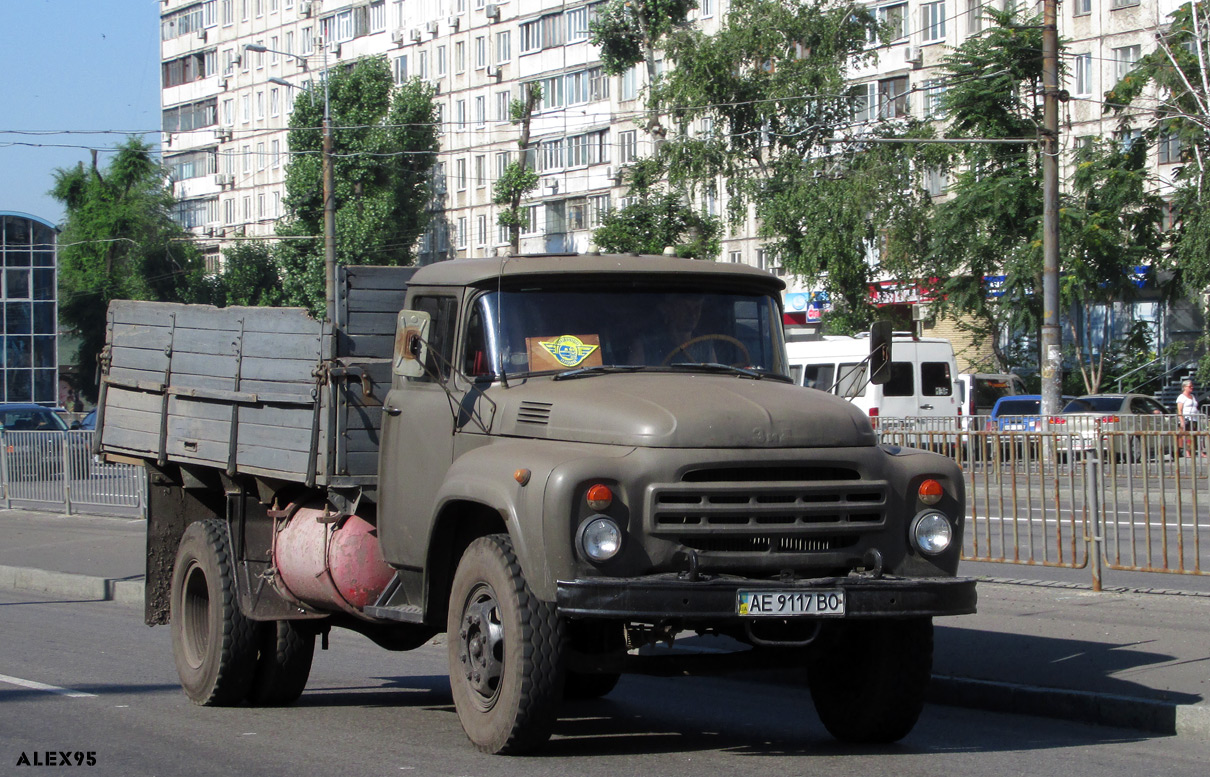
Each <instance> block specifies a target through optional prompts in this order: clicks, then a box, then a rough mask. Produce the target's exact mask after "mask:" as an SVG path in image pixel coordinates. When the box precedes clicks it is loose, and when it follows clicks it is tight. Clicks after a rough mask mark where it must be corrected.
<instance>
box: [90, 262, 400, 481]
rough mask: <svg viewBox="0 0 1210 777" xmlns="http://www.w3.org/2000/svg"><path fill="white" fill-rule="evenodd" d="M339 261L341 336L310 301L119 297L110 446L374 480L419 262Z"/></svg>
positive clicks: (113, 316) (111, 367)
mask: <svg viewBox="0 0 1210 777" xmlns="http://www.w3.org/2000/svg"><path fill="white" fill-rule="evenodd" d="M338 271H339V272H338V287H339V288H338V294H337V311H336V318H337V323H338V324H339V325H340V334H339V335H338V336H333V330H332V326H331V325H330V324H325V323H324V322H321V321H317V320H315V319H314V318H312V317H311V316H310V315H309V314H308V313H306V311H304V310H302V309H299V308H245V307H233V308H221V309H219V308H214V307H211V306H208V305H180V304H173V303H164V302H131V301H124V300H119V301H115V302H113V303H112V304H111V305H110V309H109V320H108V324H107V341H108V352H107V353H108V362H107V368H106V375H105V380H106V387H105V410H104V412H103V414H102V429H101V438H102V447H103V449H104V450H106V451H108V452H112V453H118V454H125V455H135V456H139V457H143V458H150V459H157V458H159V457H161V456H163V457H165V458H166V459H167V460H170V461H178V462H182V463H184V462H188V463H194V464H203V465H207V466H212V467H216V468H221V469H228V468H229V467H231V466H234V468H235V469H236V471H240V472H247V473H252V474H260V475H267V476H270V477H278V478H282V479H286V480H294V481H302V480H304V479H305V478H306V477H307V474H308V472H314V474H315V477H316V483H317V484H320V485H323V484H325V483H327V482H329V481H333V482H335V481H340V482H359V483H367V482H372V481H373V479H374V478H375V477H376V475H377V466H378V446H379V429H380V426H381V422H382V398H383V397H384V396H385V395H386V392H387V389H388V388H389V387H390V378H391V373H390V361H389V360H390V356H391V350H392V348H393V347H394V337H395V318H396V315H397V313H398V311H399V310H401V309H402V308H403V304H404V296H405V294H406V290H407V281H408V280H409V279H410V278H411V275H412V273H413V272H414V270H413V269H412V268H400V267H341V268H338ZM363 375H364V376H365V379H364V380H363V379H362V376H363ZM363 389H368V393H365V392H364V390H363Z"/></svg>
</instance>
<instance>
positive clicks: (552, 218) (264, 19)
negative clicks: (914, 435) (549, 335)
mask: <svg viewBox="0 0 1210 777" xmlns="http://www.w3.org/2000/svg"><path fill="white" fill-rule="evenodd" d="M1004 2H1005V0H982V1H981V0H932V1H930V2H923V1H922V0H906V1H905V0H892V1H891V2H868V3H867V5H868V6H869V7H870V8H871V9H872V10H873V11H874V12H875V13H876V14H877V15H878V17H879V18H880V19H881V20H883V21H884V22H886V23H887V24H889V25H890V26H891V27H892V29H894V30H897V31H898V32H899V34H898V35H896V36H894V37H893V40H891V41H890V42H889V43H886V44H882V45H879V46H878V54H879V56H878V60H877V63H876V64H873V65H871V66H867V67H864V68H861V69H856V70H854V71H853V74H852V75H853V82H854V117H855V119H856V120H857V121H858V122H860V121H862V120H866V121H874V120H878V119H883V118H888V117H896V116H908V115H911V116H915V117H918V118H926V119H928V118H932V119H943V118H944V117H942V116H940V115H939V107H940V96H941V95H942V94H943V93H944V89H945V84H944V82H943V81H942V79H941V78H940V77H939V76H938V74H937V69H938V65H939V64H940V62H941V60H942V58H943V57H944V56H945V54H946V53H947V52H948V51H950V50H951V49H952V47H954V46H957V45H960V44H961V43H962V42H963V41H964V40H966V39H967V38H968V37H969V36H971V35H978V34H979V33H980V31H981V30H982V29H983V27H984V26H985V25H986V24H987V22H986V20H985V18H984V16H983V13H982V11H983V9H984V7H985V6H988V5H991V4H993V3H994V4H995V6H996V7H999V8H1002V7H1003V6H1004ZM1007 2H1010V3H1011V2H1013V0H1007ZM1178 5H1179V3H1178V2H1177V0H1069V2H1064V3H1063V4H1061V6H1060V11H1059V13H1060V17H1059V33H1060V36H1061V38H1063V39H1064V40H1066V41H1068V42H1069V44H1068V51H1067V57H1068V59H1067V67H1068V70H1069V82H1068V85H1067V88H1068V92H1069V93H1070V95H1071V99H1070V100H1069V101H1068V102H1066V103H1065V104H1064V107H1063V128H1064V132H1063V148H1064V150H1065V151H1070V150H1071V149H1073V148H1074V146H1075V144H1076V143H1079V142H1083V141H1082V139H1083V138H1086V137H1091V136H1104V137H1109V136H1113V135H1114V134H1115V133H1118V132H1119V127H1118V124H1117V120H1116V119H1115V118H1114V117H1112V116H1106V115H1104V114H1103V113H1102V104H1101V95H1102V94H1103V93H1104V92H1105V91H1106V90H1107V89H1109V88H1110V87H1111V86H1112V85H1113V83H1115V82H1116V79H1117V78H1118V77H1119V76H1120V74H1121V73H1122V72H1124V69H1126V68H1128V67H1129V65H1130V64H1131V63H1133V62H1134V61H1135V60H1137V59H1138V57H1139V56H1141V54H1142V53H1144V52H1146V51H1148V50H1149V48H1150V47H1152V46H1154V45H1155V41H1154V30H1155V28H1156V27H1157V26H1158V25H1161V24H1163V22H1164V20H1165V19H1166V18H1167V15H1168V14H1169V13H1170V12H1171V11H1172V10H1173V9H1175V8H1176V7H1177V6H1178ZM598 6H599V3H598V2H594V0H503V2H487V0H163V1H162V3H161V6H160V13H161V21H162V60H163V63H162V65H163V153H164V162H165V164H166V165H167V166H168V168H169V169H170V171H171V173H172V176H173V180H174V187H175V193H176V196H177V198H178V201H179V203H180V204H179V206H178V212H177V217H178V219H179V220H180V222H181V223H182V224H183V225H185V226H186V227H188V228H190V229H191V230H193V231H194V232H195V233H197V234H198V235H199V237H200V238H201V239H202V241H203V244H204V245H206V246H208V249H209V250H210V251H211V252H212V253H211V255H212V256H213V257H214V258H215V260H216V261H217V256H218V253H217V252H218V247H219V246H220V245H221V244H222V243H223V242H224V241H226V240H231V239H233V238H235V237H237V236H257V235H266V236H267V235H271V234H272V233H273V228H274V224H275V222H276V220H277V219H278V218H280V217H281V216H282V215H283V212H282V200H283V197H284V183H283V180H284V170H285V164H286V162H287V160H288V156H289V153H290V149H289V148H288V144H287V134H286V131H285V127H286V125H287V121H288V117H289V113H290V108H291V106H292V103H293V100H294V99H296V98H297V97H298V95H299V92H300V89H304V88H306V87H307V86H308V85H309V84H311V83H312V82H313V81H314V80H315V79H318V78H322V76H323V73H324V71H325V69H328V68H333V67H339V66H340V65H341V64H342V63H347V62H350V61H352V60H354V59H356V58H359V57H363V56H368V55H385V56H386V57H387V58H388V60H389V61H390V63H391V66H392V70H393V72H394V74H395V78H396V80H397V81H399V82H402V81H403V80H404V79H407V78H411V77H419V78H422V79H424V80H427V81H429V82H431V83H432V84H433V85H434V86H435V87H436V89H437V103H438V109H439V111H440V114H439V115H440V122H441V126H442V136H441V154H440V164H439V171H438V176H437V195H438V197H437V202H438V208H439V213H438V216H439V218H438V219H436V220H435V221H436V223H435V226H434V228H433V229H432V230H431V232H430V234H429V235H428V236H426V238H425V239H424V241H423V243H422V246H421V260H422V261H424V262H429V261H437V260H441V259H447V258H455V257H476V256H491V255H494V254H495V253H497V252H499V251H502V250H504V249H505V247H506V246H507V235H506V234H505V232H504V231H503V230H502V229H501V228H500V227H499V226H498V225H497V223H496V216H497V207H496V206H494V205H493V204H492V202H491V199H492V185H493V183H494V182H495V180H496V178H497V177H498V176H499V174H500V171H501V170H503V168H504V166H505V165H506V164H507V163H508V161H509V160H510V159H512V158H515V154H516V153H517V144H516V141H517V137H518V128H517V126H516V125H513V124H512V123H511V122H510V121H509V109H508V106H509V104H510V102H511V101H512V100H514V99H519V98H520V97H521V91H522V88H523V85H524V84H527V83H538V84H541V85H542V87H543V100H542V103H541V105H540V106H539V107H538V110H537V113H536V115H535V117H534V120H533V124H532V138H531V140H532V142H533V146H532V151H531V154H532V156H531V160H530V161H531V162H532V163H533V164H534V165H535V168H536V170H537V171H538V172H539V173H540V176H541V183H540V185H539V188H538V190H537V191H535V192H534V193H533V194H532V195H531V196H529V197H528V198H527V199H526V200H525V206H526V207H527V209H528V214H529V215H528V218H527V219H526V220H525V228H524V230H523V234H522V241H521V249H522V250H523V251H527V252H529V251H583V250H587V249H589V248H590V247H591V231H592V230H593V229H594V228H595V227H596V226H597V225H598V224H599V223H600V219H601V217H602V215H603V214H604V213H606V212H607V211H608V210H609V209H610V208H616V207H618V206H619V205H621V204H623V201H622V199H621V198H622V196H623V195H624V194H625V189H624V188H623V187H621V186H620V185H619V184H620V174H621V170H622V168H623V167H624V166H625V165H626V164H627V163H628V162H630V161H632V160H634V159H635V158H637V157H639V156H642V155H645V154H647V153H649V152H650V150H651V147H650V138H649V137H647V136H646V134H645V133H644V132H643V130H642V129H641V127H640V125H639V123H638V122H637V121H636V120H638V119H640V118H641V115H642V109H643V104H644V102H643V89H644V87H645V86H646V84H645V78H646V72H645V69H644V68H637V69H635V70H632V71H630V72H628V73H626V74H624V75H622V76H612V77H611V76H606V75H605V74H604V73H603V72H602V70H601V66H600V61H599V58H598V53H597V50H596V47H594V46H592V45H591V44H589V43H588V37H589V32H588V26H589V23H590V21H591V20H592V18H593V16H594V14H595V12H596V9H597V8H598ZM727 7H728V3H727V0H699V8H698V9H697V10H696V11H694V12H693V13H692V15H691V19H692V21H693V22H694V23H696V24H699V25H701V26H702V27H703V28H704V29H706V30H707V31H709V30H712V29H716V28H717V26H718V25H719V24H720V22H721V19H722V17H723V15H724V14H725V12H726V10H727ZM249 44H253V45H255V46H257V47H264V48H265V49H266V51H264V52H259V53H258V52H248V51H247V50H246V49H245V47H246V46H247V45H249ZM872 45H873V44H872ZM337 131H339V130H338V129H337ZM1134 131H1135V132H1137V129H1135V130H1134ZM1127 134H1130V133H1127ZM1127 139H1128V138H1127ZM1152 153H1153V154H1154V155H1155V165H1156V168H1157V170H1158V171H1160V172H1161V173H1162V172H1163V171H1164V170H1165V169H1166V166H1171V165H1172V164H1173V163H1174V162H1175V161H1176V158H1177V157H1176V149H1174V148H1172V147H1169V146H1164V145H1161V146H1160V147H1159V148H1157V149H1154V150H1153V152H1152ZM1065 156H1066V155H1065ZM928 183H929V186H930V187H931V188H932V190H933V191H934V193H935V194H937V196H943V195H944V191H945V187H946V182H945V180H944V179H943V177H942V176H940V175H934V176H930V179H929V181H928ZM722 189H723V187H720V191H722ZM700 204H701V206H702V207H703V208H705V209H708V210H714V211H715V212H719V213H721V212H722V208H723V207H724V205H725V203H723V202H715V201H714V200H713V199H709V198H708V199H706V200H703V202H701V203H700ZM754 234H755V223H754V222H752V221H751V220H749V223H748V224H746V225H745V226H744V227H742V228H740V229H739V230H737V231H735V232H733V233H729V234H728V235H726V237H725V239H724V245H723V249H722V255H721V257H720V259H722V260H724V261H733V262H744V263H747V264H753V265H757V266H762V267H764V266H765V264H766V262H765V256H764V252H763V251H762V250H761V247H760V245H759V242H758V241H757V240H756V239H755V238H754V237H753V235H754ZM766 269H771V270H774V271H777V268H773V267H766ZM787 280H788V281H790V282H791V289H790V295H788V296H787V302H788V303H793V307H795V308H798V309H799V310H802V311H804V313H806V312H810V311H812V310H814V311H815V312H816V313H818V310H819V304H820V303H819V301H818V295H813V294H812V290H813V288H814V287H815V284H814V283H813V281H812V279H791V278H788V279H787ZM882 293H884V294H885V295H886V298H887V299H890V300H892V301H894V302H896V303H897V304H906V305H911V304H915V303H916V302H918V301H919V300H916V299H914V298H913V297H912V293H911V290H910V289H908V290H904V289H884V290H882ZM790 306H791V305H790V304H788V307H790Z"/></svg>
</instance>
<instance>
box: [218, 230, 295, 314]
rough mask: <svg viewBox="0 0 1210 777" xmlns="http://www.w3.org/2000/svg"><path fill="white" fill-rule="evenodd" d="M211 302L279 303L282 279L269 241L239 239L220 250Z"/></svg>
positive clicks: (280, 300) (219, 304)
mask: <svg viewBox="0 0 1210 777" xmlns="http://www.w3.org/2000/svg"><path fill="white" fill-rule="evenodd" d="M211 283H212V288H213V291H212V296H211V303H212V304H214V305H218V306H219V307H226V306H229V305H269V306H273V305H280V304H282V299H283V294H282V281H281V275H280V274H279V273H278V268H277V262H276V261H275V259H274V256H273V250H272V247H271V245H270V244H269V243H266V242H263V241H259V240H248V241H239V242H236V243H234V244H232V245H231V246H229V247H227V248H225V249H223V270H222V272H221V273H219V274H218V275H217V276H214V277H213V278H212V279H211Z"/></svg>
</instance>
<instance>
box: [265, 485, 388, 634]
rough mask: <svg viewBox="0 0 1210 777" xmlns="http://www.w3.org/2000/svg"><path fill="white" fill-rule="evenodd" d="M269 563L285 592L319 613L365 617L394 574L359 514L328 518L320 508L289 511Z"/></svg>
mask: <svg viewBox="0 0 1210 777" xmlns="http://www.w3.org/2000/svg"><path fill="white" fill-rule="evenodd" d="M273 563H274V566H276V567H277V583H278V585H279V586H280V587H281V588H283V589H285V590H284V593H285V594H287V595H288V596H292V597H294V598H295V599H297V600H299V601H301V602H303V603H305V604H309V605H311V606H313V607H316V608H318V609H321V610H331V609H333V608H336V609H340V610H344V611H345V612H348V613H350V614H352V615H356V616H358V617H360V618H365V617H366V616H364V615H363V614H362V613H361V610H362V608H363V607H365V606H366V605H369V604H373V603H374V602H375V601H376V600H377V599H378V595H379V594H381V593H382V591H383V589H385V588H386V587H387V584H388V583H390V582H391V578H393V577H394V576H395V570H393V569H391V567H389V566H387V563H386V561H384V560H383V558H382V550H381V549H380V547H379V545H378V529H377V528H376V527H375V526H374V525H373V524H371V523H370V522H369V521H367V520H365V519H364V518H362V517H361V516H358V515H350V516H347V517H345V518H340V519H333V517H332V516H331V515H328V514H325V511H324V508H323V506H322V505H308V506H306V507H300V508H298V509H297V510H295V511H294V513H293V515H291V516H290V518H289V519H288V520H287V522H286V524H285V526H283V527H281V528H280V529H279V530H278V531H277V532H275V534H274V539H273Z"/></svg>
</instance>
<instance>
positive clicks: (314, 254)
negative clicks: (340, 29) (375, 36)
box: [276, 57, 438, 313]
mask: <svg viewBox="0 0 1210 777" xmlns="http://www.w3.org/2000/svg"><path fill="white" fill-rule="evenodd" d="M325 77H326V78H327V79H328V84H327V90H328V102H329V105H330V113H331V133H332V160H331V163H332V165H333V179H334V182H335V192H334V201H335V207H336V235H335V237H336V261H337V263H338V264H387V265H407V264H411V263H412V262H413V261H414V259H415V250H416V243H417V240H418V239H419V238H420V236H421V235H422V234H423V233H424V230H425V228H426V227H427V226H428V223H429V219H430V217H431V212H430V210H429V207H428V205H429V202H430V200H431V192H430V186H429V181H430V174H431V171H432V168H433V165H434V164H435V163H436V159H437V150H438V139H437V132H438V127H437V121H436V118H437V117H436V108H435V107H434V104H433V95H434V91H433V87H432V86H431V85H429V84H427V83H424V82H422V81H421V80H420V79H412V80H410V81H408V82H407V83H405V84H403V85H402V86H400V87H398V88H395V86H394V80H393V78H392V75H391V68H390V65H389V64H388V62H387V60H386V58H385V57H371V58H366V59H362V60H358V61H357V62H356V63H355V64H354V65H353V66H352V67H350V68H343V67H336V68H332V69H330V70H329V71H328V72H327V74H326V76H325ZM323 111H324V86H323V84H322V83H313V84H312V86H311V88H310V89H308V90H307V91H306V92H305V93H304V94H302V95H300V96H299V97H298V98H297V99H296V100H295V102H294V110H293V112H292V113H291V115H290V134H289V145H290V150H291V159H290V163H289V164H288V165H287V167H286V197H285V203H286V207H287V210H288V212H289V214H290V215H289V216H288V217H287V218H286V219H285V220H283V222H282V223H281V224H279V227H278V230H277V232H278V234H279V235H281V236H284V237H291V238H307V237H310V238H313V239H310V240H307V239H291V240H283V241H281V243H279V244H278V247H277V249H276V257H277V261H278V263H279V265H280V267H281V270H282V282H283V291H284V301H285V302H286V303H287V304H291V305H302V306H304V307H308V308H310V309H311V310H313V311H315V312H318V313H322V312H324V311H323V306H324V260H323V241H322V239H321V238H320V235H322V233H323V182H322V166H323V157H322V147H323V129H322V126H323Z"/></svg>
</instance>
